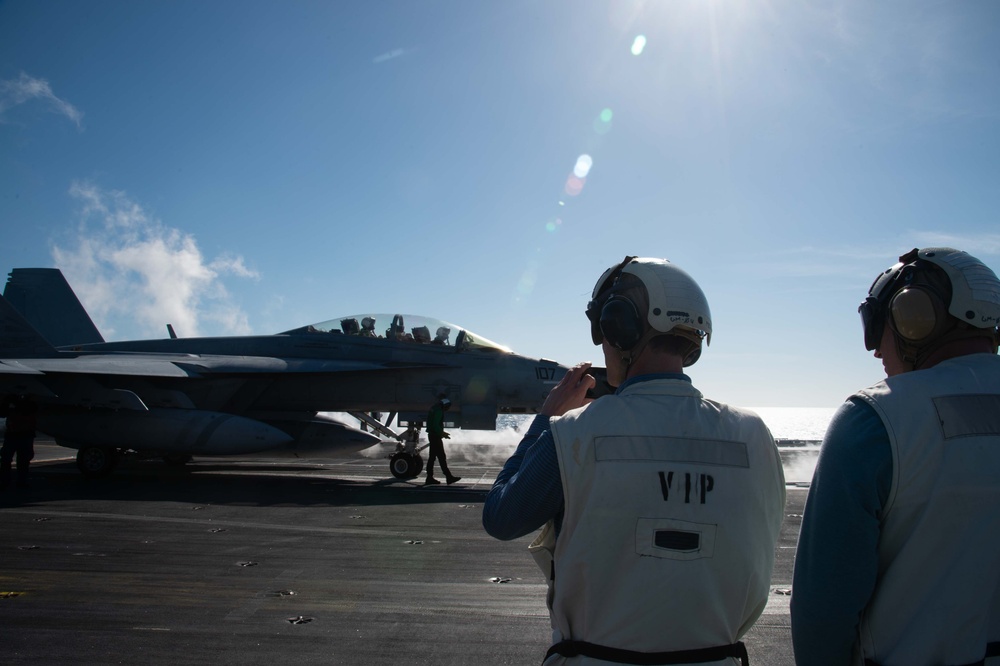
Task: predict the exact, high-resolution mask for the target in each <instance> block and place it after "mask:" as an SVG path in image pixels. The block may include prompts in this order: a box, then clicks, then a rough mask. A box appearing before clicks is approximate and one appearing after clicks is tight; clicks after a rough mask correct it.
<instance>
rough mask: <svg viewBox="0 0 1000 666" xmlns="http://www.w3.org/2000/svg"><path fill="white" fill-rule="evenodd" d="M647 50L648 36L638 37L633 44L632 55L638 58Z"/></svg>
mask: <svg viewBox="0 0 1000 666" xmlns="http://www.w3.org/2000/svg"><path fill="white" fill-rule="evenodd" d="M644 48H646V35H638V36H637V37H636V38H635V40H634V41H633V42H632V55H634V56H637V55H639V54H641V53H642V50H643V49H644Z"/></svg>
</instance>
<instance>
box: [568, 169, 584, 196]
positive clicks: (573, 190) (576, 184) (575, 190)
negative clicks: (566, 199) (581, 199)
mask: <svg viewBox="0 0 1000 666" xmlns="http://www.w3.org/2000/svg"><path fill="white" fill-rule="evenodd" d="M583 183H584V180H583V178H577V177H576V176H574V175H572V174H570V177H569V178H567V179H566V194H568V195H569V196H571V197H575V196H576V195H578V194H579V193H580V192H582V191H583Z"/></svg>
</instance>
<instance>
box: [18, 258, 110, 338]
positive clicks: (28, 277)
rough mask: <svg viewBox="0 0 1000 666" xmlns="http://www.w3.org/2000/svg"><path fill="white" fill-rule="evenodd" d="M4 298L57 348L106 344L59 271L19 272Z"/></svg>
mask: <svg viewBox="0 0 1000 666" xmlns="http://www.w3.org/2000/svg"><path fill="white" fill-rule="evenodd" d="M3 295H4V298H6V299H7V301H9V303H10V305H11V306H13V308H14V309H15V310H17V311H18V312H19V313H21V315H22V316H23V317H24V319H25V320H26V321H27V323H28V324H30V325H31V326H33V327H34V329H35V330H36V331H37V332H38V333H40V334H41V335H42V336H43V337H44V338H45V339H46V340H47V341H48V342H49V344H50V345H52V346H54V347H65V346H67V345H82V344H88V343H91V342H104V338H103V337H102V336H101V333H100V331H98V330H97V327H96V326H94V322H93V321H92V320H91V318H90V315H88V314H87V311H86V310H85V309H84V308H83V305H82V304H81V303H80V299H78V298H77V297H76V294H75V293H73V289H72V288H71V287H70V286H69V283H68V282H66V278H64V277H63V274H62V271H60V270H59V269H58V268H15V269H14V270H12V271H11V272H10V276H9V277H8V278H7V286H6V287H5V288H4V291H3Z"/></svg>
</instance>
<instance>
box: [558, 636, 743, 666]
mask: <svg viewBox="0 0 1000 666" xmlns="http://www.w3.org/2000/svg"><path fill="white" fill-rule="evenodd" d="M554 654H560V655H562V656H564V657H579V656H584V657H591V658H593V659H601V660H603V661H611V662H614V663H616V664H639V665H641V666H670V665H671V664H705V663H708V662H712V661H720V660H722V659H726V658H727V657H735V658H737V659H739V660H740V663H741V664H742V665H743V666H750V657H749V656H748V655H747V646H746V645H744V644H743V641H737V642H735V643H733V644H732V645H721V646H719V647H710V648H699V649H697V650H674V651H672V652H633V651H632V650H622V649H620V648H613V647H607V646H606V645H597V644H595V643H588V642H586V641H562V642H560V643H556V644H555V645H553V646H552V647H550V648H549V651H548V652H547V653H546V654H545V658H546V659H548V658H549V657H551V656H552V655H554Z"/></svg>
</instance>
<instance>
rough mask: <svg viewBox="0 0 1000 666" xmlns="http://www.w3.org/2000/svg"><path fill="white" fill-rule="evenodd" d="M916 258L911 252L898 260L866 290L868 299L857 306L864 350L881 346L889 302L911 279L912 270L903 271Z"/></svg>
mask: <svg viewBox="0 0 1000 666" xmlns="http://www.w3.org/2000/svg"><path fill="white" fill-rule="evenodd" d="M916 258H917V251H916V250H912V251H910V252H908V253H907V254H904V255H903V256H901V257H900V258H899V263H897V264H895V265H894V266H892V267H891V268H887V269H886V270H885V271H884V272H883V273H882V274H881V275H879V276H878V277H877V278H875V281H874V282H872V286H871V288H870V289H869V290H868V298H866V299H865V300H864V302H863V303H861V305H859V306H858V314H860V315H861V326H862V327H863V328H864V333H865V349H867V350H868V351H875V350H876V349H878V348H879V345H881V344H882V332H883V331H884V330H885V321H886V319H885V318H886V313H887V312H888V310H889V301H890V300H892V297H893V296H894V295H895V294H896V292H897V291H899V290H900V289H902V288H903V287H904V286H906V284H908V283H909V282H910V281H911V280H912V279H913V270H912V268H911V270H908V271H904V270H903V269H904V268H906V267H907V266H908V265H910V264H911V263H912V262H913V261H915V260H916Z"/></svg>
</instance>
